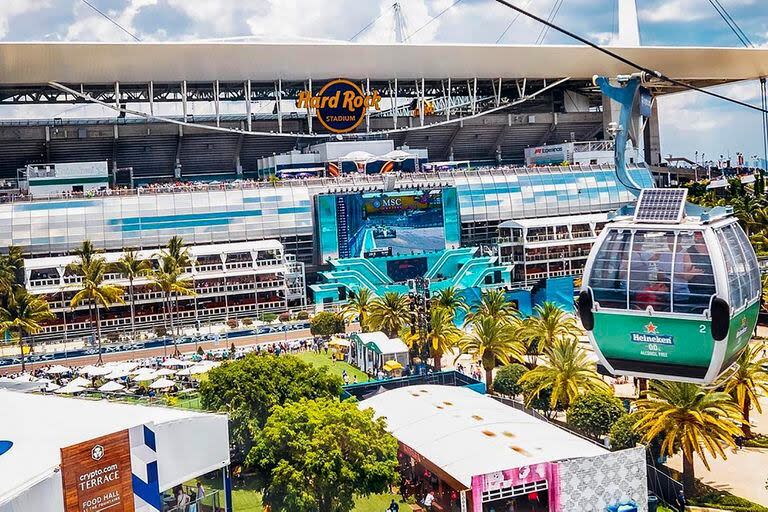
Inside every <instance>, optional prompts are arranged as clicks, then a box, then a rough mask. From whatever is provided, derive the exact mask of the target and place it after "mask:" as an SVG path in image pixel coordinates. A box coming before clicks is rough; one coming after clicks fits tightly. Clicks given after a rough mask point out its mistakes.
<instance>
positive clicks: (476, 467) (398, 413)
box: [359, 385, 608, 488]
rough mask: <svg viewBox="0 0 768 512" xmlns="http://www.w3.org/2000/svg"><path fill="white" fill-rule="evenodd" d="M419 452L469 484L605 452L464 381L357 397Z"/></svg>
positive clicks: (449, 473) (365, 407)
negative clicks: (480, 478) (493, 475)
mask: <svg viewBox="0 0 768 512" xmlns="http://www.w3.org/2000/svg"><path fill="white" fill-rule="evenodd" d="M359 407H360V408H361V409H367V408H372V409H373V410H374V411H375V413H376V416H377V417H384V418H386V420H387V429H388V430H389V431H390V432H392V434H393V435H394V436H395V437H396V438H397V440H398V441H400V442H401V443H403V444H405V445H406V446H408V447H409V448H411V449H412V450H414V451H415V452H417V453H418V454H419V455H420V456H421V457H423V458H426V459H428V460H429V461H431V462H432V463H433V464H435V465H436V466H438V467H439V468H441V469H442V470H443V471H445V473H446V474H447V475H449V476H451V477H452V478H453V479H454V480H456V481H457V482H458V483H460V484H461V485H463V486H465V487H466V488H469V487H470V486H471V485H472V477H473V476H475V475H485V474H489V473H493V472H496V471H503V470H507V469H514V468H519V467H522V466H531V465H533V464H538V463H542V462H554V461H560V460H565V459H574V458H581V457H593V456H598V455H603V454H606V453H608V451H607V450H605V449H603V448H601V447H599V446H596V445H594V444H592V443H590V442H588V441H585V440H584V439H581V438H580V437H576V436H574V435H573V434H569V433H567V432H566V431H564V430H561V429H560V428H558V427H555V426H554V425H550V424H548V423H545V422H543V421H541V420H538V419H536V418H534V417H533V416H529V415H528V414H526V413H524V412H522V411H518V410H517V409H513V408H512V407H509V406H506V405H503V404H501V403H499V402H497V401H496V400H494V399H493V398H490V397H487V396H485V395H481V394H479V393H477V392H475V391H472V390H470V389H467V388H463V387H453V386H432V385H425V386H407V387H403V388H398V389H393V390H391V391H387V392H385V393H381V394H378V395H376V396H374V397H372V398H369V399H367V400H363V401H362V402H360V404H359Z"/></svg>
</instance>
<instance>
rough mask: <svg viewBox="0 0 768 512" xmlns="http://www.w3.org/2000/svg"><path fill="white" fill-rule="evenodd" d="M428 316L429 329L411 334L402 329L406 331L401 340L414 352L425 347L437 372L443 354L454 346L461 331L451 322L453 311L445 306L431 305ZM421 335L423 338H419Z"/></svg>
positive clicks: (441, 364)
mask: <svg viewBox="0 0 768 512" xmlns="http://www.w3.org/2000/svg"><path fill="white" fill-rule="evenodd" d="M429 316H430V321H429V331H427V332H426V333H419V332H415V333H413V334H411V332H410V331H408V330H407V329H403V330H404V331H407V332H405V333H404V335H403V341H404V342H405V343H406V345H408V347H409V348H411V349H412V350H414V351H415V352H416V353H421V352H422V349H426V352H428V353H429V357H431V358H432V359H433V361H434V367H435V370H436V371H438V372H439V371H440V370H441V369H442V366H443V363H442V360H443V355H444V354H445V353H446V352H450V351H451V350H453V348H454V347H456V345H457V344H458V342H459V340H460V339H461V336H462V332H461V330H460V329H459V328H458V327H456V325H455V324H454V323H453V313H452V312H451V311H449V310H447V309H445V308H441V307H439V306H433V307H432V309H431V310H430V314H429ZM422 335H423V336H424V340H422V339H421V336H422ZM422 343H423V345H424V346H423V347H422Z"/></svg>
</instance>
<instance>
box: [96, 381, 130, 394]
mask: <svg viewBox="0 0 768 512" xmlns="http://www.w3.org/2000/svg"><path fill="white" fill-rule="evenodd" d="M124 390H125V387H123V385H122V384H118V383H117V382H115V381H113V380H111V381H109V382H107V383H106V384H103V385H102V386H100V387H99V391H102V392H104V393H116V392H118V391H124Z"/></svg>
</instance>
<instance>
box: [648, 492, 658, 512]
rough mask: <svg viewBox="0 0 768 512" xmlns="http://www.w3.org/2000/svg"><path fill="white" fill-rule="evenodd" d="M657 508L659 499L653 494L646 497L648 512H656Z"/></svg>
mask: <svg viewBox="0 0 768 512" xmlns="http://www.w3.org/2000/svg"><path fill="white" fill-rule="evenodd" d="M658 508H659V498H657V497H656V496H654V495H653V494H650V495H648V512H656V510H657V509H658Z"/></svg>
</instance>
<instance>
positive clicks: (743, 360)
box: [723, 343, 768, 438]
mask: <svg viewBox="0 0 768 512" xmlns="http://www.w3.org/2000/svg"><path fill="white" fill-rule="evenodd" d="M764 349H765V344H763V343H760V344H754V345H751V346H749V347H747V348H746V350H744V352H742V354H741V356H740V357H739V359H738V361H736V365H734V366H735V367H736V371H735V373H733V374H732V375H730V376H728V377H727V378H726V379H725V382H724V383H723V384H724V386H723V391H725V392H726V393H728V394H729V395H731V396H732V397H733V398H734V400H736V403H738V404H739V407H741V413H742V415H743V416H744V423H743V425H742V430H743V431H744V437H747V438H750V437H752V429H751V427H750V424H749V413H750V411H751V409H752V406H753V405H754V407H755V409H756V410H757V412H758V413H760V414H762V413H763V410H762V408H761V407H760V397H761V396H765V395H767V394H768V370H766V368H768V358H766V357H763V355H762V353H763V350H764Z"/></svg>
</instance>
